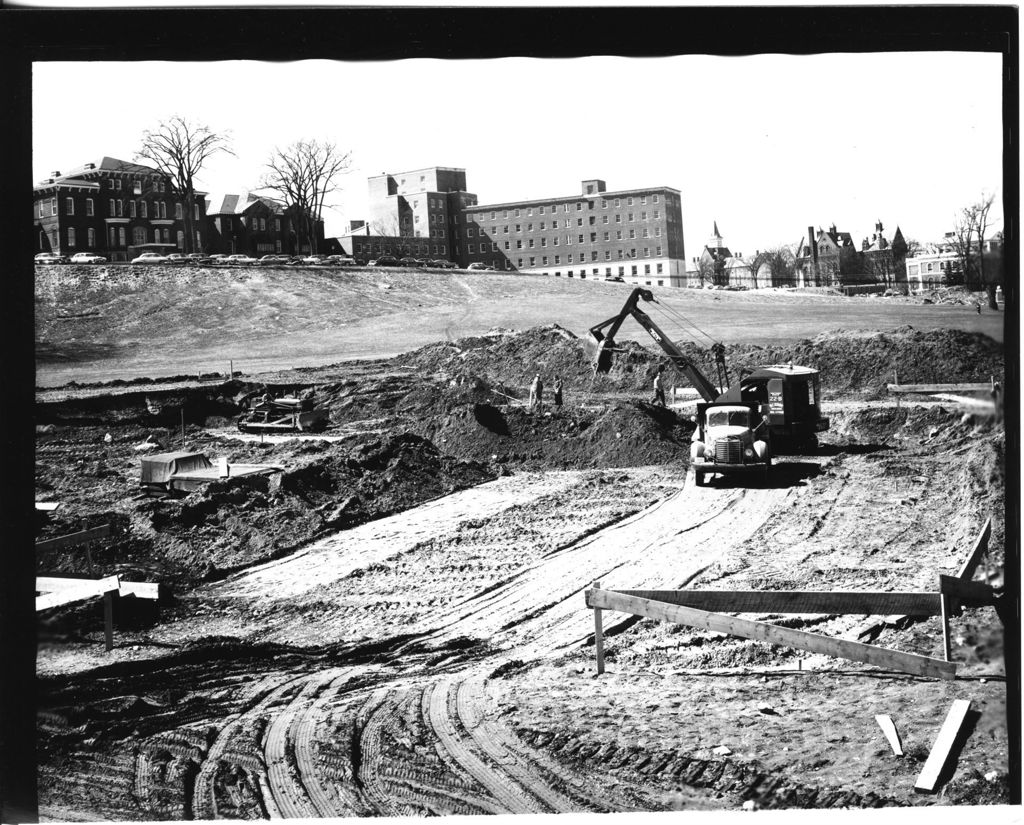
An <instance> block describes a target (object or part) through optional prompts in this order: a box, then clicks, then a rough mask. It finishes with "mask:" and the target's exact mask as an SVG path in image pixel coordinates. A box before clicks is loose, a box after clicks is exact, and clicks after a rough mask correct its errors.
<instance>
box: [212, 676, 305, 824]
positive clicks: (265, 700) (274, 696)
mask: <svg viewBox="0 0 1024 825" xmlns="http://www.w3.org/2000/svg"><path fill="white" fill-rule="evenodd" d="M301 678H302V677H301V676H289V675H286V676H284V677H281V678H278V679H275V680H272V681H275V682H277V684H276V685H274V686H273V687H271V688H268V689H267V690H266V692H264V693H263V694H262V695H261V696H260V697H259V698H258V699H257V700H256V701H255V702H253V703H251V704H250V706H249V707H247V708H244V709H243V710H240V711H239V712H238V713H235V714H233V715H232V716H231V717H229V719H228V721H227V723H226V724H224V725H223V726H222V727H221V728H220V730H219V731H218V733H217V738H216V739H215V740H214V741H213V743H212V744H211V745H210V748H209V750H208V751H207V754H206V758H205V759H204V760H203V762H202V764H201V765H200V766H199V771H198V773H197V774H196V776H195V780H194V782H193V789H192V806H193V818H195V819H217V818H218V811H217V799H216V788H215V785H216V780H217V773H218V771H219V770H220V768H221V766H222V764H223V762H224V761H227V755H228V747H229V745H230V744H231V739H232V736H233V735H234V734H235V732H236V731H237V730H239V728H241V726H242V725H243V724H244V722H245V721H247V720H248V719H251V718H253V717H255V716H258V715H260V714H262V713H264V712H265V711H266V710H267V708H268V707H269V706H271V705H272V704H274V703H275V702H277V701H279V700H280V698H281V697H282V696H283V695H284V694H285V693H286V692H287V691H288V690H289V689H290V688H291V687H292V685H293V684H294V683H295V682H296V681H297V680H299V679H301ZM261 784H262V782H261ZM264 796H265V798H264V804H266V805H268V806H269V805H270V804H272V801H271V798H270V795H269V794H265V795H264Z"/></svg>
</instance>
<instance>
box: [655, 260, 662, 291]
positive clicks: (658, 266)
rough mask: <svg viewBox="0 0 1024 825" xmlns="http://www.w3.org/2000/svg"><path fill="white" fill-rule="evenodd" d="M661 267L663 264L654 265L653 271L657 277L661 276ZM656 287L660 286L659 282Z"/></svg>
mask: <svg viewBox="0 0 1024 825" xmlns="http://www.w3.org/2000/svg"><path fill="white" fill-rule="evenodd" d="M662 266H663V264H655V267H654V270H655V272H657V273H658V274H659V275H661V268H662ZM658 286H661V281H658Z"/></svg>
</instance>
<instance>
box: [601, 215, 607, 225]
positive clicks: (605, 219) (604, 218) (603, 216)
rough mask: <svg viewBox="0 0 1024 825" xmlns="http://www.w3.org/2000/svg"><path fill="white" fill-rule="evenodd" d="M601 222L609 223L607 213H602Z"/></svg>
mask: <svg viewBox="0 0 1024 825" xmlns="http://www.w3.org/2000/svg"><path fill="white" fill-rule="evenodd" d="M601 223H603V224H605V225H607V224H608V216H607V215H602V216H601Z"/></svg>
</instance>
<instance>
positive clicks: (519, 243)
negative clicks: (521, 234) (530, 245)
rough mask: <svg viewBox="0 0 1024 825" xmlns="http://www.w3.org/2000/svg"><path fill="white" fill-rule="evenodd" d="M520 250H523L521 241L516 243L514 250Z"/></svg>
mask: <svg viewBox="0 0 1024 825" xmlns="http://www.w3.org/2000/svg"><path fill="white" fill-rule="evenodd" d="M522 248H523V242H522V241H516V249H522Z"/></svg>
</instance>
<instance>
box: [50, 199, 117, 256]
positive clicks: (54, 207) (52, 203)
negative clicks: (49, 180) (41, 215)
mask: <svg viewBox="0 0 1024 825" xmlns="http://www.w3.org/2000/svg"><path fill="white" fill-rule="evenodd" d="M111 203H113V201H111ZM56 214H57V199H56V198H50V216H51V217H52V216H54V215H56ZM54 246H55V247H56V244H54Z"/></svg>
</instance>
